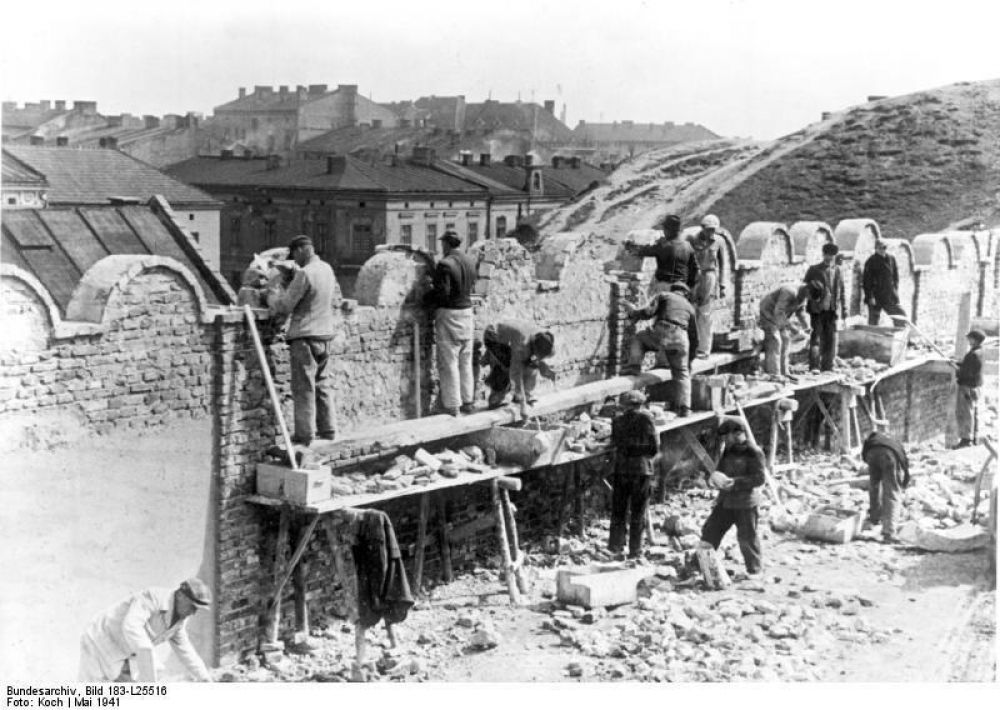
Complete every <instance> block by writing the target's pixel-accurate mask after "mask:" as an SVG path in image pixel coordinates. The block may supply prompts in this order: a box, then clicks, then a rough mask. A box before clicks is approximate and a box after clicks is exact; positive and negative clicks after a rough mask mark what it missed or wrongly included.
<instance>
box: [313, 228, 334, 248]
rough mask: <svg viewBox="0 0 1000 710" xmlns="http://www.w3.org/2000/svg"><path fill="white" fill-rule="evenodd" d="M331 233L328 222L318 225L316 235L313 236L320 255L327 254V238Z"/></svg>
mask: <svg viewBox="0 0 1000 710" xmlns="http://www.w3.org/2000/svg"><path fill="white" fill-rule="evenodd" d="M329 233H330V225H328V224H327V223H326V222H317V223H316V234H315V235H313V241H314V242H315V244H316V251H317V252H319V253H320V254H325V253H326V238H327V237H328V236H329Z"/></svg>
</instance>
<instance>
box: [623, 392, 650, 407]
mask: <svg viewBox="0 0 1000 710" xmlns="http://www.w3.org/2000/svg"><path fill="white" fill-rule="evenodd" d="M620 401H621V403H622V404H627V405H631V406H633V407H638V406H641V405H643V404H645V402H646V395H645V394H644V393H643V392H641V391H640V390H629V391H628V392H626V393H625V394H623V395H622V396H621V400H620Z"/></svg>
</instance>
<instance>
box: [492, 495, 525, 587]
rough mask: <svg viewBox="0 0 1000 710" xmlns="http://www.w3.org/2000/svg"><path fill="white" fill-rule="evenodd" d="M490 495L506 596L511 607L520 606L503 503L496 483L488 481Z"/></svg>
mask: <svg viewBox="0 0 1000 710" xmlns="http://www.w3.org/2000/svg"><path fill="white" fill-rule="evenodd" d="M490 495H491V497H492V498H493V514H494V515H495V516H496V525H497V542H498V543H499V545H500V557H501V559H502V560H503V567H504V570H505V571H506V578H507V594H508V595H509V596H510V603H511V606H519V605H520V604H521V595H520V594H519V593H518V590H517V579H516V577H515V576H514V563H513V561H512V560H511V558H510V548H509V547H508V545H507V526H506V525H505V524H504V514H503V503H502V502H501V499H500V487H499V486H498V485H497V482H496V481H490Z"/></svg>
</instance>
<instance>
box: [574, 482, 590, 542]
mask: <svg viewBox="0 0 1000 710" xmlns="http://www.w3.org/2000/svg"><path fill="white" fill-rule="evenodd" d="M575 471H576V491H575V493H576V498H575V500H574V503H575V504H576V517H577V519H578V520H579V522H580V537H583V536H584V535H585V534H586V532H587V515H586V512H585V511H584V505H583V493H584V483H583V471H581V470H580V469H579V468H577V469H575Z"/></svg>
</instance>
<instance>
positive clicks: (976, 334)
mask: <svg viewBox="0 0 1000 710" xmlns="http://www.w3.org/2000/svg"><path fill="white" fill-rule="evenodd" d="M965 337H966V338H972V339H973V340H975V341H977V342H979V343H982V342H984V341H985V340H986V333H984V332H983V331H981V330H979V328H973V329H972V330H970V331H969V333H968V334H967V335H966V336H965Z"/></svg>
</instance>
